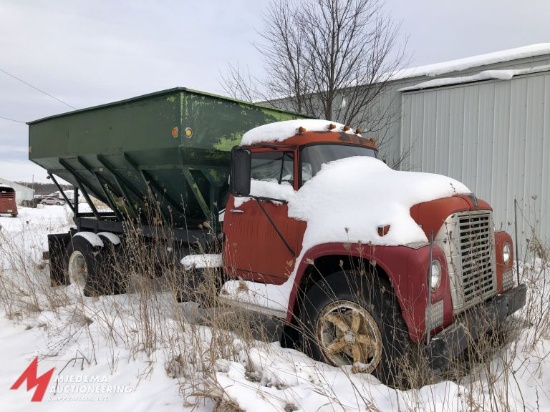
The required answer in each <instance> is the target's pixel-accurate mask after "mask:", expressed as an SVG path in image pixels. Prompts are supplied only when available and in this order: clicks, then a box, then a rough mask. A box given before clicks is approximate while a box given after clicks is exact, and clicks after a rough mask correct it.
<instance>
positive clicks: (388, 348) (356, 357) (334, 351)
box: [301, 272, 411, 387]
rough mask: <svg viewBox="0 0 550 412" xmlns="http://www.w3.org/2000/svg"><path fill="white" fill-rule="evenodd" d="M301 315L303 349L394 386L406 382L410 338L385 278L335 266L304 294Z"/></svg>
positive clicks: (331, 362)
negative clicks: (335, 269)
mask: <svg viewBox="0 0 550 412" xmlns="http://www.w3.org/2000/svg"><path fill="white" fill-rule="evenodd" d="M301 321H302V323H303V327H304V332H305V333H304V338H303V344H304V345H303V346H304V351H305V352H306V353H308V354H309V355H310V356H311V357H313V358H314V359H316V360H320V361H323V362H326V363H329V364H331V365H334V366H344V365H351V366H352V370H353V372H357V373H372V374H373V375H375V376H376V377H377V378H378V379H379V380H380V381H381V382H383V383H384V384H386V385H390V386H394V387H402V386H408V384H407V383H406V381H408V379H406V376H405V375H406V374H407V373H406V372H405V368H406V366H407V359H406V358H407V356H406V355H408V349H409V348H410V345H411V341H410V338H409V336H408V332H407V329H406V325H405V322H404V321H403V318H402V316H401V313H400V311H399V306H398V302H397V299H396V297H395V294H394V293H393V290H392V289H391V287H390V285H389V283H388V282H386V281H384V280H380V279H376V280H367V279H366V278H365V276H361V275H359V274H356V273H346V272H338V273H334V274H332V275H330V276H328V277H327V278H325V279H321V280H320V281H319V282H318V283H317V284H316V285H315V286H313V287H312V288H311V289H310V290H309V291H308V292H307V294H306V296H305V299H304V303H303V307H302V312H301Z"/></svg>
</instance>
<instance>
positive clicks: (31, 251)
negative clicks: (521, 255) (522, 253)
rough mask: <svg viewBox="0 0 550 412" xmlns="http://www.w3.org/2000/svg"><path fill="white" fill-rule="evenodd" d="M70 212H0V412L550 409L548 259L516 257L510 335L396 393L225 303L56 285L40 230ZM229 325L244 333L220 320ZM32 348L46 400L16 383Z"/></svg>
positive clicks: (54, 229)
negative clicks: (204, 310) (520, 265)
mask: <svg viewBox="0 0 550 412" xmlns="http://www.w3.org/2000/svg"><path fill="white" fill-rule="evenodd" d="M71 223H72V221H71V214H70V211H69V209H68V208H66V207H64V206H47V207H43V208H39V209H28V208H20V214H19V216H18V217H17V218H11V217H4V216H1V217H0V225H1V228H0V261H1V262H0V263H1V266H0V345H1V350H0V365H1V366H2V373H1V374H0V411H32V410H37V411H56V412H63V411H71V412H74V411H75V410H78V411H79V412H86V411H96V410H97V408H98V407H99V408H102V407H105V408H107V409H108V410H109V411H132V412H139V411H160V410H162V411H200V412H202V411H239V410H243V411H261V412H264V411H266V412H267V411H281V412H283V411H285V412H286V411H390V410H399V411H408V410H411V411H412V410H426V411H464V410H499V411H500V410H510V411H516V410H518V411H519V410H527V411H535V410H541V411H543V410H550V330H549V326H550V325H549V314H548V311H549V309H550V308H549V303H548V302H549V299H550V270H549V269H548V266H547V264H546V263H543V261H541V260H540V259H538V260H535V259H528V261H529V262H530V263H528V264H526V265H524V271H523V275H522V276H523V277H524V281H525V282H526V283H528V286H529V296H528V300H529V302H528V305H527V306H526V307H525V308H524V310H523V311H522V312H521V313H520V314H518V315H517V317H516V318H515V319H514V320H513V321H512V322H510V325H508V328H509V331H508V333H507V336H508V339H507V341H506V342H507V343H506V344H504V345H500V346H495V347H492V348H490V349H488V350H487V353H486V354H485V356H484V357H483V360H478V361H476V362H475V363H474V362H471V363H470V365H467V366H468V367H465V368H464V371H463V373H455V374H453V376H452V378H451V377H449V376H447V377H434V383H433V384H431V385H428V386H425V387H423V388H421V389H418V390H408V391H399V390H394V389H391V388H388V387H386V386H384V385H382V384H380V383H379V382H378V381H377V379H376V378H374V377H372V376H370V375H362V374H352V373H351V371H350V369H348V368H334V367H330V366H327V365H325V364H322V363H318V362H315V361H312V360H311V359H309V358H308V357H306V356H305V355H303V354H301V353H300V352H297V351H294V350H290V349H282V348H280V346H279V345H278V343H274V342H270V341H269V339H264V340H253V339H251V338H250V336H249V335H247V334H246V333H245V332H247V331H246V329H247V328H246V327H243V326H242V324H239V323H235V322H234V321H233V318H229V321H227V322H225V323H223V322H221V321H220V322H217V321H218V320H220V319H221V318H224V317H227V316H229V317H230V316H232V315H231V313H229V314H228V313H227V312H223V311H220V312H219V314H218V315H217V316H213V317H212V319H214V321H212V319H211V321H210V322H205V321H204V320H203V319H202V318H201V319H199V316H197V310H196V306H195V305H194V304H193V303H179V304H178V303H176V302H175V301H174V299H173V297H172V295H171V294H170V293H168V292H163V291H162V290H160V291H159V290H155V289H154V288H147V289H146V288H134V289H133V290H132V293H129V294H127V295H119V296H104V297H99V298H89V297H83V296H82V295H81V294H80V293H79V291H77V290H75V289H74V288H72V287H70V286H69V287H58V288H51V287H50V285H49V277H48V269H49V268H48V263H47V261H44V260H43V258H42V257H43V256H42V252H43V251H45V250H47V238H46V235H47V234H48V233H59V232H64V231H67V230H68V228H69V227H70V225H71ZM129 270H131V268H129ZM138 275H139V274H136V273H133V276H138ZM231 324H233V325H234V326H235V327H234V329H235V330H239V332H240V333H239V334H237V333H231V332H229V331H227V329H229V328H228V327H222V326H220V325H231ZM36 357H38V359H39V361H38V370H37V376H38V377H39V376H41V375H43V374H45V373H46V372H47V371H49V370H51V369H52V368H54V370H53V374H52V376H51V379H50V380H49V381H47V379H46V380H44V379H43V378H42V379H40V378H38V381H37V382H36V383H38V388H40V387H43V388H45V393H44V397H43V399H42V401H41V402H31V398H32V397H33V393H35V389H37V388H33V389H31V390H30V391H29V392H27V391H26V389H27V388H26V382H25V383H23V384H22V385H21V386H20V387H19V389H17V390H10V387H12V386H13V385H14V383H15V382H16V381H17V379H18V377H19V376H20V375H21V374H22V373H23V371H24V370H25V369H26V368H27V367H28V365H29V364H30V363H31V361H32V360H33V359H35V358H36ZM44 382H45V385H44ZM46 385H47V387H46Z"/></svg>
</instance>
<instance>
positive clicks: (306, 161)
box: [301, 144, 377, 184]
mask: <svg viewBox="0 0 550 412" xmlns="http://www.w3.org/2000/svg"><path fill="white" fill-rule="evenodd" d="M376 153H377V152H376V150H374V149H371V148H369V147H364V146H351V145H342V144H318V145H312V146H306V147H304V148H303V149H302V152H301V162H302V184H303V183H305V182H306V181H308V180H309V179H311V178H312V177H313V176H315V175H316V174H317V173H318V172H319V170H321V166H322V165H323V164H324V163H328V162H332V161H333V160H338V159H345V158H346V157H354V156H368V157H376Z"/></svg>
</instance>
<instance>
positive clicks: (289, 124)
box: [241, 119, 360, 146]
mask: <svg viewBox="0 0 550 412" xmlns="http://www.w3.org/2000/svg"><path fill="white" fill-rule="evenodd" d="M329 124H333V125H335V126H336V128H335V129H333V130H335V131H339V132H341V131H343V130H344V125H343V124H341V123H336V122H331V121H330V120H320V119H298V120H286V121H283V122H275V123H269V124H264V125H262V126H258V127H255V128H254V129H252V130H249V131H248V132H246V133H245V134H244V135H243V137H242V140H241V146H249V145H254V144H258V143H267V142H283V141H285V140H286V139H288V138H290V137H292V136H294V135H296V134H297V133H298V129H299V128H300V127H303V128H305V129H306V131H308V132H328V131H329V129H328V126H329ZM346 133H348V134H356V133H355V129H349V130H347V131H346ZM358 136H360V135H358Z"/></svg>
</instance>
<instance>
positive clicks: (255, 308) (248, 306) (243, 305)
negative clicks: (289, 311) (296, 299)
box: [218, 296, 286, 319]
mask: <svg viewBox="0 0 550 412" xmlns="http://www.w3.org/2000/svg"><path fill="white" fill-rule="evenodd" d="M218 301H219V302H220V303H223V304H225V305H228V306H234V307H237V308H240V309H245V310H249V311H251V312H257V313H261V314H262V315H267V316H273V317H276V318H280V319H286V311H283V310H277V309H270V308H266V307H264V306H260V305H255V304H253V303H247V302H240V301H238V300H234V299H229V298H225V297H223V296H218Z"/></svg>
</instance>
